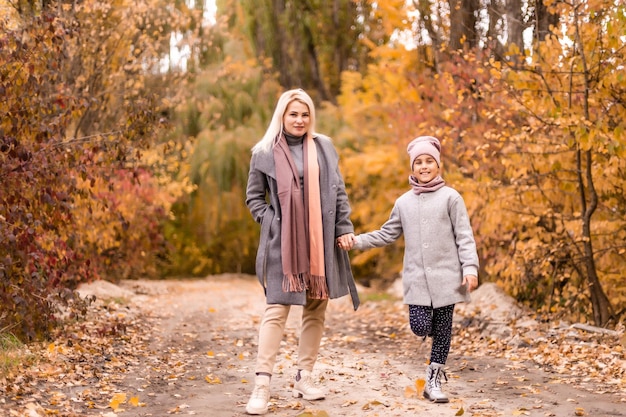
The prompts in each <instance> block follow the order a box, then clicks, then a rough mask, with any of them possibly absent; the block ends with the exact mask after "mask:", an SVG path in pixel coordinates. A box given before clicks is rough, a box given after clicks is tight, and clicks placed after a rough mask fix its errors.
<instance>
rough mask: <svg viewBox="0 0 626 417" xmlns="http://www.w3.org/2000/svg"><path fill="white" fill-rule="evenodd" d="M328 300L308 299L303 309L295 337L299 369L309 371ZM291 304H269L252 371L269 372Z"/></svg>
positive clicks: (319, 337)
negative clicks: (297, 336)
mask: <svg viewBox="0 0 626 417" xmlns="http://www.w3.org/2000/svg"><path fill="white" fill-rule="evenodd" d="M327 306H328V300H313V299H307V303H306V305H305V306H304V308H303V309H302V327H301V330H300V339H299V341H298V362H297V365H298V369H302V370H306V371H312V370H313V365H315V361H316V360H317V354H318V352H319V349H320V342H321V341H322V334H323V333H324V319H325V318H326V307H327ZM290 308H291V306H288V305H281V304H268V305H267V307H266V308H265V313H264V314H263V320H261V328H260V330H259V351H258V354H257V363H256V369H255V372H256V373H257V374H258V373H267V374H270V375H271V374H272V373H273V371H274V364H275V363H276V355H277V354H278V349H279V348H280V342H281V341H282V340H283V336H284V330H285V324H286V323H287V317H288V316H289V310H290Z"/></svg>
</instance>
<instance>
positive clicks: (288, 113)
mask: <svg viewBox="0 0 626 417" xmlns="http://www.w3.org/2000/svg"><path fill="white" fill-rule="evenodd" d="M310 124H311V115H310V114H309V107H308V106H307V105H306V104H304V103H301V102H299V101H297V100H294V101H292V102H291V103H289V105H288V106H287V110H285V115H284V116H283V126H284V127H285V131H286V132H287V133H289V134H290V135H293V136H302V135H304V134H305V133H306V132H308V130H309V125H310Z"/></svg>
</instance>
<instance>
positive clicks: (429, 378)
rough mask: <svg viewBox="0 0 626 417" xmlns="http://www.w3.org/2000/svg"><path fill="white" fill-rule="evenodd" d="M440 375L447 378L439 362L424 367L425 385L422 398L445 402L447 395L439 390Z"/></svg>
mask: <svg viewBox="0 0 626 417" xmlns="http://www.w3.org/2000/svg"><path fill="white" fill-rule="evenodd" d="M441 377H443V378H445V380H446V381H447V380H448V377H447V376H446V373H445V372H444V370H443V365H442V364H440V363H434V362H433V363H431V364H430V365H428V368H426V385H425V386H424V398H426V399H427V400H430V401H432V402H434V403H447V402H448V401H449V400H448V396H447V395H446V394H444V393H443V391H442V390H441Z"/></svg>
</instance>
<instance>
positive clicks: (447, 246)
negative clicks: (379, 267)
mask: <svg viewBox="0 0 626 417" xmlns="http://www.w3.org/2000/svg"><path fill="white" fill-rule="evenodd" d="M407 152H408V154H409V158H410V163H411V165H410V166H411V171H412V174H411V175H410V176H409V185H410V186H411V190H409V191H407V192H406V193H405V194H403V195H402V196H400V198H398V199H397V200H396V202H395V205H394V207H393V210H392V211H391V215H390V217H389V220H387V221H386V222H385V224H383V226H382V227H381V229H379V230H376V231H373V232H370V233H364V234H360V235H358V236H356V237H355V240H354V241H353V242H349V247H348V248H347V249H350V248H352V247H354V248H356V249H369V248H375V247H381V246H385V245H389V244H391V243H393V242H395V241H396V240H397V239H398V238H399V237H400V236H401V235H402V234H404V237H405V249H404V261H403V271H402V284H403V290H404V303H405V304H408V306H409V322H410V325H411V330H412V331H413V333H415V334H416V335H418V336H422V337H424V338H425V337H426V336H431V337H432V341H433V343H432V348H431V355H430V364H429V365H428V368H427V370H426V384H425V386H424V397H425V398H427V399H429V400H431V401H434V402H440V403H445V402H448V397H447V396H446V395H445V394H444V393H443V392H442V390H441V378H442V377H445V373H444V371H443V368H444V365H445V363H446V360H447V358H448V353H449V351H450V340H451V337H452V315H453V312H454V305H455V304H456V303H459V302H467V301H469V292H470V291H473V290H474V289H475V288H476V287H477V286H478V254H477V252H476V243H475V241H474V235H473V233H472V227H471V225H470V220H469V217H468V214H467V209H466V208H465V203H464V202H463V198H462V197H461V195H460V194H459V193H458V192H457V191H455V190H454V189H452V188H450V187H447V186H446V185H445V182H444V180H443V178H441V176H440V170H441V157H440V156H441V144H440V143H439V140H437V138H434V137H432V136H420V137H418V138H416V139H414V140H413V141H411V143H409V145H408V147H407Z"/></svg>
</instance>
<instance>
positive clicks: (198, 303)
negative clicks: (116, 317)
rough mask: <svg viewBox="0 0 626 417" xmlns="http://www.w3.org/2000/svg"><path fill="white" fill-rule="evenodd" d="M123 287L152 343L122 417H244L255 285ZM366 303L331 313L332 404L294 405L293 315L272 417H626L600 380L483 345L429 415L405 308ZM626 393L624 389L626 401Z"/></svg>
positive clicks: (233, 281)
mask: <svg viewBox="0 0 626 417" xmlns="http://www.w3.org/2000/svg"><path fill="white" fill-rule="evenodd" d="M124 287H125V288H127V289H132V290H133V291H135V292H138V293H140V294H141V293H143V295H141V296H139V297H138V298H136V299H135V303H137V304H138V305H141V306H142V309H143V310H144V311H145V312H147V314H148V315H149V316H150V317H151V320H150V322H151V323H152V324H151V326H153V328H152V331H151V333H152V336H153V337H152V338H151V340H149V343H148V349H147V350H148V352H146V354H145V355H144V357H143V359H142V360H141V363H138V364H137V365H136V366H133V367H132V368H131V369H129V373H128V375H126V377H125V378H124V379H123V380H122V381H121V382H120V384H119V386H118V390H119V391H121V392H125V393H127V394H128V396H129V397H132V396H136V397H138V398H139V401H140V402H141V403H142V405H143V406H139V407H131V406H130V405H128V406H126V407H124V408H125V411H123V412H118V415H120V416H164V415H168V414H181V415H196V416H207V417H222V416H224V417H226V416H229V417H230V416H243V415H245V410H244V408H245V403H246V401H247V399H248V396H249V394H250V391H251V389H252V379H253V369H254V359H255V355H256V337H257V329H258V324H259V319H260V316H261V312H262V310H263V303H264V299H263V297H262V293H261V290H260V287H259V286H258V283H257V282H256V280H255V279H254V278H252V277H246V276H243V277H242V276H219V277H210V278H208V279H206V280H200V281H177V282H147V283H146V282H138V283H136V282H131V283H126V284H124ZM362 298H364V303H363V305H362V307H361V308H360V309H359V310H358V311H357V312H353V311H352V310H351V308H350V305H349V300H348V299H347V298H344V299H340V300H335V301H333V302H331V307H330V310H329V312H328V315H327V331H326V336H325V338H324V340H323V342H322V343H323V346H322V349H321V353H320V358H319V361H318V364H317V365H316V369H315V371H314V375H315V376H316V377H317V378H318V380H319V382H321V383H323V385H324V387H325V389H326V390H327V398H326V399H325V400H323V401H316V402H309V401H303V400H301V399H300V400H296V399H294V398H292V396H291V390H290V384H291V381H292V376H293V373H294V361H295V358H296V352H295V346H296V341H297V334H298V320H297V316H298V313H299V311H298V308H293V310H292V313H291V315H290V319H289V322H288V326H287V330H286V336H285V339H284V341H285V343H284V344H283V346H282V348H281V352H280V354H279V358H278V363H277V368H276V374H275V375H274V377H273V379H272V386H271V388H272V397H271V407H270V412H269V413H268V415H270V416H285V417H286V416H302V417H309V416H310V417H315V416H317V417H323V416H385V417H387V416H390V417H391V416H413V415H428V416H433V417H439V416H441V417H443V416H454V415H461V414H460V413H461V412H463V415H466V416H470V415H471V416H516V415H526V416H557V417H561V416H575V415H585V416H594V417H603V416H612V417H614V416H626V402H624V401H625V399H624V393H623V391H622V392H621V393H620V386H617V387H615V386H613V385H610V384H609V386H608V388H607V386H605V385H603V384H602V383H599V382H596V381H594V378H593V375H588V377H587V378H579V377H575V376H572V375H569V374H568V373H567V372H565V373H563V372H560V373H557V372H555V371H554V370H552V371H551V372H547V371H546V370H549V369H550V366H543V367H539V366H538V365H536V364H535V363H532V362H530V361H524V360H516V358H515V354H512V355H511V358H509V359H504V358H496V357H490V356H489V355H485V354H484V352H487V350H485V351H481V350H478V351H476V350H477V349H476V344H475V343H473V344H471V347H470V346H468V347H470V349H467V350H466V349H464V348H463V346H458V345H455V346H453V350H452V352H451V354H450V359H449V361H448V364H447V369H448V377H449V379H448V383H447V384H445V385H444V387H445V391H446V392H448V393H449V395H450V396H451V398H452V401H451V402H450V403H448V404H432V403H430V402H428V401H426V400H424V399H423V398H422V397H421V395H418V394H417V393H415V386H416V380H417V379H420V378H423V372H424V367H425V365H424V362H425V360H426V359H427V356H428V351H429V343H428V342H422V340H421V339H419V338H417V337H415V336H414V335H412V334H411V333H410V330H409V329H408V327H407V325H406V317H404V308H403V306H401V303H399V302H398V301H395V300H391V301H389V300H379V301H374V297H373V296H368V295H367V294H363V297H362ZM467 320H468V318H467V317H463V316H462V315H458V318H457V323H456V325H455V332H457V333H459V332H472V331H473V330H472V326H471V325H468V321H467ZM470 321H471V320H470ZM474 331H476V332H477V331H478V329H476V328H475V329H474ZM474 336H476V335H475V334H474ZM471 337H472V335H469V334H468V335H466V337H462V336H460V337H458V338H457V339H461V340H470V338H471ZM474 338H476V337H474ZM478 338H479V337H478ZM484 343H485V344H487V343H488V342H487V341H486V340H485V341H484ZM466 346H467V345H466ZM472 350H474V351H475V352H472ZM622 359H623V354H622ZM621 363H622V365H623V364H624V362H623V361H622V362H621ZM542 368H543V369H542ZM623 386H624V381H623V380H622V381H621V389H622V390H623ZM611 391H612V392H611ZM461 409H462V411H461Z"/></svg>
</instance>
